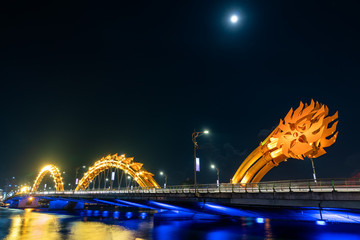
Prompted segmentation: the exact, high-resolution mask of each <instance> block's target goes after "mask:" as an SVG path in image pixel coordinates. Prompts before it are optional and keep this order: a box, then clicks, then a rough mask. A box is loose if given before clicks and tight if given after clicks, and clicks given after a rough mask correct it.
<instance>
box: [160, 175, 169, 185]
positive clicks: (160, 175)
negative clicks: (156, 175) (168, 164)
mask: <svg viewBox="0 0 360 240" xmlns="http://www.w3.org/2000/svg"><path fill="white" fill-rule="evenodd" d="M160 176H164V177H165V183H164V188H166V183H167V175H166V174H165V173H164V172H160Z"/></svg>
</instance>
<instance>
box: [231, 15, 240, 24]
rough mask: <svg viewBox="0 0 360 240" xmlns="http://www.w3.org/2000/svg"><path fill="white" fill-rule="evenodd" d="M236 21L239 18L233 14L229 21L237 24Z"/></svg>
mask: <svg viewBox="0 0 360 240" xmlns="http://www.w3.org/2000/svg"><path fill="white" fill-rule="evenodd" d="M238 20H239V17H238V16H237V15H235V14H234V15H232V16H231V17H230V21H231V22H232V23H237V21H238Z"/></svg>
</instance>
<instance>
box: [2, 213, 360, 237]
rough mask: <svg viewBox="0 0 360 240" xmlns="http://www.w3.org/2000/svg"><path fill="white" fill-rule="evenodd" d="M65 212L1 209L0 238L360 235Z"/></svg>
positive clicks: (352, 227)
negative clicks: (155, 220) (115, 218)
mask: <svg viewBox="0 0 360 240" xmlns="http://www.w3.org/2000/svg"><path fill="white" fill-rule="evenodd" d="M96 219H97V220H94V218H93V219H88V218H86V217H80V216H71V215H63V214H50V213H39V212H34V211H32V210H30V209H28V210H25V211H23V210H14V209H2V208H0V239H5V240H30V239H31V240H33V239H36V240H41V239H46V240H57V239H71V240H72V239H76V240H77V239H80V240H82V239H83V240H92V239H96V240H99V239H120V240H122V239H126V240H127V239H129V240H130V239H132V240H134V239H139V240H140V239H149V240H153V239H154V240H169V239H170V240H182V239H200V240H201V239H204V240H235V239H247V240H250V239H266V240H276V239H314V240H315V239H316V240H325V239H326V240H332V239H334V240H335V239H344V240H345V239H350V240H352V239H360V231H359V230H358V229H359V225H358V224H327V225H326V226H318V225H316V224H315V223H314V222H306V223H304V222H296V221H272V220H269V219H265V221H264V222H263V223H258V222H256V220H255V219H254V218H245V217H242V218H239V219H238V220H237V221H225V222H216V221H199V220H197V221H196V220H188V221H160V222H155V223H154V222H153V219H152V218H150V219H146V220H142V219H131V220H114V219H113V218H105V219H103V220H100V218H96Z"/></svg>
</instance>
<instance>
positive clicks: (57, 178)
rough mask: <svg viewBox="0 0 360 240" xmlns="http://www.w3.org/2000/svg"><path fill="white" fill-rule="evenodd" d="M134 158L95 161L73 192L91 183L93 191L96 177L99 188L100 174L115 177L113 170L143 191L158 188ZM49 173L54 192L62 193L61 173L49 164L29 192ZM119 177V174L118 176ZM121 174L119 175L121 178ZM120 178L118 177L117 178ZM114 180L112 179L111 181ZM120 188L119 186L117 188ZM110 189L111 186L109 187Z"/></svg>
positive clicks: (111, 156) (112, 158)
mask: <svg viewBox="0 0 360 240" xmlns="http://www.w3.org/2000/svg"><path fill="white" fill-rule="evenodd" d="M133 160H134V158H133V157H130V158H127V157H125V154H123V155H120V156H118V155H117V154H114V155H108V156H106V157H103V158H101V159H100V160H99V161H96V162H95V164H94V165H93V166H91V167H90V168H89V170H88V171H87V172H86V173H84V176H83V178H82V179H81V180H80V181H79V184H78V185H77V186H76V189H75V191H81V190H86V189H88V188H89V185H90V183H93V184H92V186H93V189H95V183H96V181H95V178H96V177H97V180H98V187H99V188H100V184H101V176H100V174H101V173H104V175H103V176H104V177H105V171H107V170H108V171H107V173H108V174H109V173H111V174H112V175H113V176H112V178H113V177H115V171H114V170H121V171H122V172H123V173H125V174H126V175H128V176H131V178H132V179H133V180H134V181H135V182H136V183H137V184H138V185H139V186H140V187H141V188H144V189H151V188H160V186H159V184H158V183H157V182H156V181H155V180H154V178H153V176H154V174H152V173H150V172H148V171H146V170H145V169H144V168H143V164H142V163H138V162H134V161H133ZM47 173H50V176H51V177H52V178H53V180H54V183H55V189H56V191H64V183H63V180H62V179H63V178H62V177H61V173H60V171H59V169H58V168H57V167H56V166H55V165H53V164H49V165H47V166H45V167H43V168H42V169H41V170H40V172H39V174H38V176H37V178H36V180H35V182H34V185H33V187H32V188H31V192H36V191H37V190H38V188H39V185H40V183H41V181H42V180H43V178H44V176H45V175H46V174H47ZM118 175H120V174H118ZM122 176H123V174H122V175H121V178H122ZM118 177H120V176H118ZM112 180H114V179H112ZM105 181H107V180H106V179H104V181H103V185H104V188H105V187H106V182H105ZM118 187H119V188H120V184H119V186H118ZM110 188H112V186H111V187H110Z"/></svg>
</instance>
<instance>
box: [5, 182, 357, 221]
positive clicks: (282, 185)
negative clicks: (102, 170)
mask: <svg viewBox="0 0 360 240" xmlns="http://www.w3.org/2000/svg"><path fill="white" fill-rule="evenodd" d="M197 186H198V189H197V191H196V192H195V189H194V187H193V186H169V187H167V188H165V189H164V188H148V189H146V188H141V187H137V188H132V189H131V188H130V187H128V188H122V189H114V190H84V191H44V192H43V191H38V192H32V193H30V194H25V195H17V196H15V197H13V198H12V199H8V201H7V202H8V203H9V204H11V206H12V207H18V208H29V207H34V208H36V207H42V208H44V207H48V208H49V209H94V205H95V206H96V205H97V206H99V208H98V209H100V206H108V207H111V206H113V207H114V208H116V209H124V210H123V211H129V210H126V209H130V208H131V209H133V208H134V207H135V208H139V209H151V210H156V211H157V212H158V213H157V214H156V215H157V216H160V217H165V218H170V219H171V218H175V219H177V218H194V217H195V216H197V217H201V216H202V217H206V218H210V217H211V216H213V217H214V216H215V217H216V216H217V217H219V216H220V217H221V216H231V217H267V218H275V219H276V218H281V219H286V218H290V219H294V218H295V219H296V220H305V221H309V220H310V221H329V222H351V223H360V182H359V179H357V180H356V181H355V180H353V181H350V180H345V179H344V180H339V179H338V180H318V181H317V182H316V183H315V182H314V181H310V180H309V181H291V182H290V181H279V182H262V183H257V184H253V183H249V184H245V186H244V185H242V184H224V183H223V184H220V186H219V187H217V186H216V185H215V184H213V185H197ZM91 207H92V208H91ZM108 207H107V208H108ZM159 210H161V211H159ZM164 210H167V211H165V212H164ZM87 212H88V213H87V214H90V215H91V214H92V213H91V210H89V211H87ZM98 212H99V211H98ZM94 214H95V213H94ZM101 214H103V216H107V214H108V213H107V212H106V211H104V212H103V213H100V216H101ZM202 214H206V215H205V216H203V215H202ZM90 215H89V216H90ZM210 215H211V216H210ZM91 216H92V215H91ZM195 218H196V217H195Z"/></svg>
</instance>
